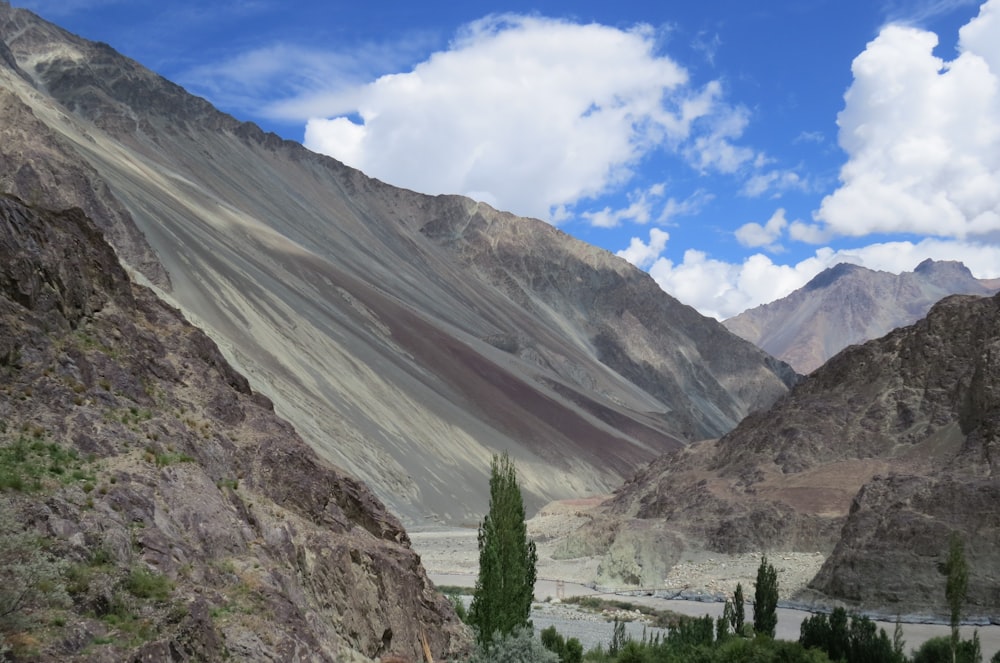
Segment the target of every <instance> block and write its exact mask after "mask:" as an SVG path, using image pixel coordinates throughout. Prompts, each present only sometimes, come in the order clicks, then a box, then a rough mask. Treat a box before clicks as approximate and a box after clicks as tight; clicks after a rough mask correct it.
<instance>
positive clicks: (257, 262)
mask: <svg viewBox="0 0 1000 663" xmlns="http://www.w3.org/2000/svg"><path fill="white" fill-rule="evenodd" d="M0 35H2V46H0V49H2V50H0V94H2V98H0V166H2V170H0V172H2V176H0V177H2V179H0V188H2V189H3V190H5V191H7V192H10V193H13V194H16V195H18V196H19V197H21V198H22V199H23V200H25V201H27V202H29V203H32V204H42V205H44V206H47V207H50V208H54V209H62V208H65V207H68V206H77V207H80V208H81V209H83V210H84V211H85V212H86V213H87V214H88V215H89V216H90V217H91V218H92V219H93V220H94V221H95V222H96V223H97V224H98V226H99V227H100V228H101V229H102V230H103V231H104V232H105V234H106V235H107V237H108V239H109V241H110V242H111V244H112V245H113V246H114V247H115V250H116V252H117V253H118V256H119V258H120V259H121V260H122V262H123V263H124V264H125V265H126V266H127V267H128V269H129V270H130V271H131V273H132V274H133V275H134V276H135V277H136V278H137V279H139V280H141V281H142V282H144V283H148V284H150V285H151V286H153V287H155V288H156V289H157V291H158V292H159V293H160V294H161V296H163V297H164V298H165V299H166V300H167V301H169V302H170V303H172V304H174V305H176V306H177V307H179V308H180V309H181V310H182V311H183V312H184V313H185V315H186V316H187V317H188V318H189V319H190V320H192V321H193V322H195V323H197V324H198V325H199V326H201V327H202V328H203V329H205V330H206V332H207V333H208V334H209V335H210V336H211V337H212V338H213V339H214V340H216V342H217V343H218V344H219V346H220V347H221V348H222V351H223V353H224V355H225V356H226V358H227V360H229V361H230V362H232V363H233V365H234V366H236V367H237V368H238V369H239V370H240V371H242V372H243V373H244V374H246V375H247V377H248V379H249V380H250V383H251V385H253V387H254V388H255V389H257V390H259V391H261V392H262V393H264V394H266V395H267V396H268V397H269V398H270V399H271V400H272V401H273V402H274V405H275V409H276V411H277V412H278V413H279V414H280V415H281V416H283V417H284V418H286V419H287V420H288V421H290V422H292V424H293V425H294V426H295V427H296V430H298V431H299V433H300V434H301V435H302V436H303V438H304V439H305V440H306V441H307V442H308V443H309V444H310V445H311V446H312V447H313V448H315V449H316V450H317V451H318V453H320V454H321V455H322V456H323V457H325V458H327V459H329V460H331V461H332V462H334V463H335V464H336V465H338V466H339V467H342V468H344V469H345V470H347V471H348V472H350V473H351V474H353V475H355V476H358V477H362V478H363V479H364V480H365V481H367V482H368V483H369V484H370V485H371V486H372V488H373V489H374V490H375V492H376V494H378V495H379V497H380V498H382V499H383V500H385V501H386V502H387V503H388V505H389V506H390V507H391V508H392V509H393V510H394V511H395V512H396V513H398V514H399V515H400V516H401V517H403V518H404V520H406V521H407V522H419V521H426V520H438V521H443V522H450V523H473V522H476V521H478V519H479V518H481V516H482V514H483V513H484V511H485V507H486V499H485V495H486V485H487V482H488V468H489V458H490V455H491V453H493V452H495V451H497V450H501V449H503V450H507V451H509V452H510V454H511V455H512V457H514V458H515V459H516V460H517V461H518V464H519V467H520V468H521V472H522V477H523V483H524V488H525V491H526V498H527V502H528V504H529V508H535V507H537V506H539V505H541V504H543V503H544V502H547V501H549V500H551V499H556V498H563V497H571V496H579V495H582V494H592V493H600V492H608V491H609V490H611V489H613V488H614V487H615V486H617V485H618V484H619V483H620V482H621V481H622V480H623V479H624V477H626V476H627V475H629V474H630V473H631V472H632V471H634V470H635V469H636V468H637V467H638V466H640V465H641V464H643V463H645V462H647V461H649V460H651V459H652V458H654V457H655V456H657V455H658V454H660V453H662V452H664V451H666V450H669V449H676V448H679V447H680V446H682V445H683V444H684V443H685V442H687V441H689V440H696V439H702V438H708V437H715V436H718V435H721V434H723V433H725V432H726V431H728V430H730V429H731V428H732V427H733V426H735V425H736V423H737V422H738V421H740V420H741V419H742V418H743V417H744V416H746V415H747V414H748V413H750V412H752V411H754V410H757V409H760V408H762V407H766V406H767V405H769V404H770V403H771V402H773V401H774V399H776V398H778V397H779V396H780V395H782V394H783V393H785V392H786V391H787V389H788V387H789V386H790V385H791V384H793V383H794V381H795V380H796V375H795V373H794V371H792V370H791V369H790V368H789V367H788V366H786V365H785V364H782V363H781V362H778V361H776V360H774V359H773V358H771V357H770V356H769V355H767V354H766V353H764V352H762V351H760V350H759V349H757V348H756V347H754V346H753V345H752V344H750V343H747V342H744V341H742V340H740V339H738V338H736V337H735V336H733V335H732V334H731V333H729V332H728V331H727V330H726V329H725V328H724V327H722V325H720V324H718V323H717V322H715V321H714V320H711V319H708V318H706V317H704V316H702V315H700V314H698V313H697V312H696V311H694V310H693V309H691V308H690V307H688V306H685V305H683V304H681V303H680V302H678V301H676V300H675V299H673V298H672V297H670V296H668V295H667V294H665V293H664V292H662V291H661V290H660V289H659V288H658V287H657V285H656V284H655V283H654V282H653V280H652V279H651V278H650V277H649V276H648V275H647V274H645V273H644V272H641V271H639V270H637V269H635V268H633V267H632V266H631V265H629V264H628V263H627V262H625V261H624V260H622V259H620V258H617V257H615V256H613V255H611V254H610V253H608V252H605V251H603V250H599V249H596V248H594V247H592V246H589V245H587V244H584V243H583V242H580V241H577V240H574V239H573V238H571V237H569V236H568V235H566V234H565V233H563V232H561V231H559V230H558V229H556V228H553V227H552V226H550V225H548V224H545V223H543V222H540V221H537V220H531V219H522V218H517V217H514V216H511V215H510V214H505V213H502V212H498V211H496V210H494V209H492V208H490V207H488V206H486V205H484V204H481V203H476V202H474V201H472V200H469V199H467V198H462V197H457V196H438V197H430V196H425V195H420V194H416V193H413V192H410V191H406V190H402V189H398V188H395V187H392V186H389V185H386V184H384V183H382V182H379V181H377V180H373V179H371V178H368V177H366V176H364V175H363V174H362V173H360V172H358V171H355V170H353V169H350V168H347V167H345V166H344V165H342V164H340V163H339V162H337V161H335V160H333V159H330V158H328V157H323V156H320V155H317V154H314V153H312V152H309V151H308V150H306V149H304V148H303V147H302V146H301V145H299V144H297V143H292V142H289V141H284V140H281V139H280V138H278V137H277V136H275V135H272V134H265V133H263V132H262V131H261V130H260V129H259V128H257V127H256V126H255V125H252V124H247V123H241V122H239V121H237V120H235V119H233V118H232V117H230V116H227V115H224V114H222V113H220V112H219V111H217V110H215V109H214V108H213V107H212V106H210V105H209V104H208V103H207V102H205V101H204V100H202V99H199V98H196V97H193V96H191V95H189V94H187V93H186V92H185V91H184V90H182V89H181V88H179V87H178V86H176V85H174V84H172V83H170V82H168V81H166V80H164V79H163V78H161V77H159V76H157V75H155V74H153V73H152V72H150V71H149V70H147V69H145V68H143V67H142V66H140V65H139V64H137V63H135V62H133V61H130V60H128V59H126V58H124V57H122V56H121V55H119V54H117V53H116V52H114V51H113V50H112V49H111V48H110V47H108V46H107V45H103V44H97V43H91V42H87V41H85V40H82V39H79V38H77V37H75V36H73V35H70V34H68V33H66V32H64V31H63V30H61V29H59V28H58V27H56V26H53V25H51V24H48V23H46V22H44V21H42V20H40V19H39V18H37V17H36V16H34V15H33V14H31V13H29V12H27V11H24V10H18V9H12V8H10V7H9V6H4V7H2V9H0Z"/></svg>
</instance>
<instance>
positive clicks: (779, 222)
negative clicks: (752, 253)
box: [736, 209, 788, 252]
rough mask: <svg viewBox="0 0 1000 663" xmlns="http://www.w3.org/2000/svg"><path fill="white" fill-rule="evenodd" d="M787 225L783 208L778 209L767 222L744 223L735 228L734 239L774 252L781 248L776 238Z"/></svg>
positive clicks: (746, 244)
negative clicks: (762, 223)
mask: <svg viewBox="0 0 1000 663" xmlns="http://www.w3.org/2000/svg"><path fill="white" fill-rule="evenodd" d="M787 227H788V219H786V218H785V210H784V209H778V210H777V211H776V212H775V213H774V214H772V215H771V218H770V219H768V220H767V223H765V224H764V225H761V224H759V223H746V224H744V225H742V226H740V227H739V228H737V229H736V240H737V241H738V242H739V243H740V244H742V245H743V246H748V247H750V248H758V247H763V248H766V249H767V250H768V251H771V252H776V251H780V250H781V245H780V244H779V243H778V239H779V238H780V237H781V234H782V233H783V232H784V231H785V228H787Z"/></svg>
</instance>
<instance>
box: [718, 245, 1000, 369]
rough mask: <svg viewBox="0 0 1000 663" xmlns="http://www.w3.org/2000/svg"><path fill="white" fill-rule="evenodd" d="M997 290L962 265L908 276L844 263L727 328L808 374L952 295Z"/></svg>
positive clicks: (927, 266)
mask: <svg viewBox="0 0 1000 663" xmlns="http://www.w3.org/2000/svg"><path fill="white" fill-rule="evenodd" d="M996 290H997V288H996V287H995V286H993V285H992V284H991V283H989V282H984V281H980V280H978V279H976V278H974V277H973V276H972V273H971V272H970V271H969V270H968V268H967V267H966V266H965V265H963V264H962V263H959V262H941V261H938V262H935V261H933V260H925V261H924V262H922V263H920V264H919V265H917V267H916V269H914V270H913V271H912V272H904V273H902V274H890V273H889V272H881V271H873V270H870V269H866V268H864V267H859V266H857V265H851V264H847V263H841V264H839V265H837V266H835V267H831V268H829V269H827V270H824V271H823V272H822V273H820V274H818V275H817V276H816V277H815V278H814V279H813V280H812V281H810V282H809V283H807V284H806V285H805V286H803V287H802V288H800V289H798V290H796V291H795V292H793V293H792V294H790V295H788V296H787V297H783V298H782V299H779V300H777V301H774V302H771V303H769V304H764V305H762V306H758V307H756V308H752V309H749V310H747V311H744V312H743V313H741V314H739V315H737V316H735V317H732V318H730V319H728V320H726V321H725V322H723V324H724V325H725V326H726V328H727V329H729V330H730V331H731V332H733V333H734V334H737V335H739V336H741V337H743V338H745V339H747V340H748V341H750V342H752V343H755V344H756V345H757V346H759V347H761V348H763V349H764V350H766V351H767V352H769V353H771V354H772V355H774V356H775V357H779V358H781V359H783V360H784V361H787V362H788V363H789V364H791V365H792V366H793V367H794V368H795V370H796V371H798V372H800V373H803V374H804V373H809V372H811V371H813V370H815V369H816V368H818V367H819V366H820V365H822V364H823V362H825V361H826V360H827V359H829V358H830V357H832V356H833V355H835V354H837V353H838V352H840V350H842V349H843V348H846V347H847V346H848V345H853V344H855V343H863V342H864V341H867V340H870V339H873V338H878V337H880V336H883V335H885V334H887V333H889V332H890V331H892V330H893V329H895V328H896V327H902V326H904V325H909V324H913V323H914V322H916V321H917V320H919V319H920V318H922V317H923V316H924V315H926V314H927V311H928V310H930V307H931V306H932V305H933V304H934V303H935V302H937V301H939V300H940V299H942V298H943V297H946V296H947V295H956V294H960V295H989V294H992V293H993V292H996Z"/></svg>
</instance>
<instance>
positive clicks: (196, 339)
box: [0, 196, 469, 661]
mask: <svg viewBox="0 0 1000 663" xmlns="http://www.w3.org/2000/svg"><path fill="white" fill-rule="evenodd" d="M0 376H2V384H3V388H2V389H0V510H2V511H3V512H4V514H5V515H9V516H11V517H13V518H15V520H14V521H13V522H14V523H17V524H18V526H21V525H22V524H23V527H24V528H27V531H28V532H30V533H31V534H32V535H33V536H37V537H38V538H39V540H40V541H41V542H42V544H41V547H40V550H44V551H45V552H44V554H46V555H49V554H51V555H54V556H55V557H57V558H58V559H61V560H63V562H64V563H65V564H67V568H66V572H65V574H64V578H65V581H66V585H67V590H68V593H69V599H70V601H69V603H68V604H67V605H66V606H64V607H63V608H61V609H58V610H56V611H55V612H54V613H52V614H47V613H37V612H36V613H35V614H34V615H33V616H32V618H33V619H34V620H35V621H36V622H39V624H38V626H37V627H36V628H34V629H31V628H29V629H27V630H17V631H15V632H13V633H12V632H8V631H7V629H6V628H5V627H7V626H8V625H9V624H10V623H11V621H10V615H8V614H7V609H8V607H9V606H7V605H4V611H3V612H4V614H3V616H2V617H3V619H2V620H0V642H3V641H5V640H6V641H8V642H11V643H22V644H24V645H25V646H30V643H31V642H34V643H35V645H34V648H36V649H37V650H38V651H39V652H40V658H36V657H31V658H30V660H43V661H95V660H102V661H108V660H116V661H122V660H157V661H163V660H171V661H217V660H225V659H228V658H231V659H232V660H241V661H251V660H282V661H292V660H300V661H306V660H308V661H342V660H359V658H358V657H359V656H362V655H363V656H364V657H366V658H365V659H361V660H367V659H370V658H374V657H378V656H381V655H389V654H398V655H402V656H405V657H407V658H408V659H410V660H416V659H418V658H420V657H421V656H422V653H421V652H422V650H421V637H423V636H426V638H427V639H428V641H429V644H430V646H431V648H432V650H433V651H434V652H435V655H436V656H439V657H444V656H451V655H454V654H456V653H458V652H461V651H462V650H463V649H464V648H467V647H468V644H469V634H468V632H467V630H466V629H465V627H464V626H463V625H462V624H461V623H460V622H459V621H458V619H457V618H456V617H455V615H454V613H453V611H452V609H451V607H450V604H449V603H448V601H447V600H446V599H444V598H443V597H442V596H440V595H439V594H438V593H437V592H436V591H435V589H434V588H433V586H432V585H431V583H430V581H429V580H428V579H427V577H426V575H425V573H424V570H423V568H422V567H421V566H420V558H419V556H418V555H417V554H416V553H414V552H413V550H411V549H410V546H409V538H408V537H407V535H406V532H405V531H403V529H402V526H401V525H400V523H399V521H398V520H397V519H396V518H395V517H394V516H392V515H391V514H389V513H388V512H387V511H386V510H385V507H384V506H383V505H382V504H381V503H380V502H379V501H378V500H377V499H376V498H375V497H374V495H372V493H371V492H370V491H369V490H368V489H367V488H366V487H365V486H364V485H363V484H361V483H359V482H358V481H357V480H355V479H352V478H350V477H346V476H344V475H343V474H342V473H340V472H338V471H337V470H335V469H334V468H333V467H331V466H330V465H329V463H326V462H324V461H322V460H321V459H319V458H318V457H317V456H316V454H315V453H314V452H313V451H312V450H311V449H310V448H309V447H308V446H307V445H306V444H305V443H303V442H302V440H301V439H300V438H299V437H298V436H297V435H296V434H295V432H294V431H293V430H292V428H291V427H290V426H289V425H288V424H287V423H286V422H284V421H282V420H280V419H279V418H278V417H277V416H276V415H275V414H274V411H273V409H272V407H271V404H270V402H269V401H268V400H267V399H266V398H264V397H262V396H261V395H259V394H256V393H254V392H252V391H251V389H250V387H249V385H248V383H247V381H246V379H245V378H244V377H243V376H242V375H240V374H239V373H237V372H235V371H234V370H233V369H232V368H231V367H230V366H229V365H228V364H227V363H226V362H225V360H224V359H223V357H222V355H221V354H220V353H219V350H218V348H217V347H216V346H215V344H214V343H212V341H211V340H210V339H209V338H208V337H207V336H205V334H204V333H202V332H201V331H199V330H198V329H196V328H194V327H192V326H191V325H190V324H188V323H187V322H186V321H184V319H183V317H182V316H181V315H180V313H179V312H178V311H177V310H176V309H172V308H170V307H168V306H166V305H165V304H163V303H162V302H161V301H160V300H159V299H157V297H156V296H155V295H154V294H153V293H152V292H151V291H149V290H148V289H147V288H143V287H141V286H134V285H133V284H132V283H131V282H130V281H129V279H128V277H127V275H126V273H125V271H124V270H123V269H122V268H121V266H120V265H119V264H118V260H117V257H116V256H115V254H114V252H113V250H112V249H111V247H110V246H109V245H108V244H107V243H106V242H105V241H104V239H103V238H102V237H101V233H100V232H99V231H98V230H97V228H96V227H95V226H94V225H93V224H92V222H91V221H90V220H89V219H88V218H87V217H86V216H85V215H84V214H83V213H82V212H81V211H80V210H79V209H73V210H69V211H66V212H61V213H52V212H47V211H43V210H41V209H38V208H32V207H28V206H26V205H24V204H22V203H21V202H20V201H18V200H16V199H13V198H11V197H8V196H0ZM3 522H4V523H7V522H8V519H4V521H3ZM16 534H17V532H8V531H6V530H5V531H3V532H2V535H3V537H4V538H5V539H6V537H8V536H13V535H16ZM37 554H43V553H40V552H39V553H37ZM19 561H20V560H18V559H10V558H6V557H5V558H4V559H2V560H0V562H2V564H0V567H2V568H0V571H2V574H0V577H2V578H3V579H4V581H5V582H7V581H8V579H9V578H10V577H12V575H13V574H16V573H17V570H16V567H17V563H18V562H19ZM136 578H139V579H146V580H144V583H145V584H144V585H143V587H138V586H137V583H136V581H135V579H136ZM157 579H160V580H159V582H158V584H155V585H154V584H153V583H154V582H156V580H157ZM149 587H158V588H159V589H158V590H157V591H156V592H155V593H154V592H152V591H150V590H149ZM46 591H47V592H49V593H53V592H54V588H53V587H51V586H50V587H48V588H47V589H46ZM42 617H44V619H42ZM22 628H23V627H22ZM18 660H21V659H18ZM25 660H27V659H25Z"/></svg>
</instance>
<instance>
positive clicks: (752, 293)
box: [626, 237, 1000, 320]
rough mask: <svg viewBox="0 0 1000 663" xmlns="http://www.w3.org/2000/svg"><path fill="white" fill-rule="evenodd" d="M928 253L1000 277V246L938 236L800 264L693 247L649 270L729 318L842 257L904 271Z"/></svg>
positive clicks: (820, 253) (677, 292)
mask: <svg viewBox="0 0 1000 663" xmlns="http://www.w3.org/2000/svg"><path fill="white" fill-rule="evenodd" d="M650 239H651V241H650V245H652V244H653V242H652V237H651V238H650ZM635 242H636V240H633V245H632V246H630V247H629V249H632V248H633V246H635ZM640 244H641V245H642V246H637V247H636V249H635V251H634V252H633V254H634V255H640V256H641V255H642V248H643V246H645V245H644V244H643V243H641V242H640ZM629 249H626V251H627V250H629ZM927 258H932V259H934V260H961V261H962V262H964V263H965V265H966V266H967V267H968V268H969V269H970V270H971V271H972V273H973V274H975V275H976V276H977V277H979V278H997V277H1000V246H995V245H989V244H980V243H975V242H969V241H960V240H942V239H934V238H928V239H924V240H922V241H920V242H917V243H913V242H884V243H879V244H871V245H869V246H864V247H861V248H855V249H839V250H835V249H833V248H830V247H824V248H821V249H818V250H817V251H816V252H815V253H814V254H813V255H812V256H810V257H808V258H806V259H804V260H801V261H799V262H798V263H795V264H794V265H781V264H776V263H775V262H773V261H772V260H771V259H770V258H769V257H767V256H765V255H763V254H760V253H757V254H754V255H752V256H750V257H748V258H746V259H745V260H743V261H742V262H725V261H722V260H716V259H713V258H711V257H709V256H708V255H707V254H705V253H704V252H701V251H695V250H688V251H686V252H685V253H684V259H683V261H682V262H680V263H675V262H673V261H671V260H669V259H667V258H663V257H661V258H658V259H657V260H655V261H654V262H653V263H652V265H651V266H650V268H649V273H650V274H651V275H652V277H653V278H654V279H655V280H656V282H657V283H658V284H659V285H660V287H661V288H663V289H664V290H665V291H666V292H668V293H670V294H671V295H673V296H674V297H676V298H677V299H679V300H680V301H682V302H684V303H685V304H689V305H691V306H693V307H694V308H696V309H698V311H700V312H701V313H702V314H704V315H707V316H710V317H714V318H716V319H719V320H725V319H726V318H730V317H732V316H734V315H737V314H738V313H741V312H742V311H744V310H746V309H748V308H752V307H754V306H759V305H761V304H766V303H767V302H770V301H773V300H775V299H779V298H781V297H784V296H786V295H788V294H790V293H791V292H792V291H794V290H796V289H798V288H801V287H802V286H804V285H805V284H806V283H807V282H808V281H809V280H810V279H811V278H813V277H814V276H816V275H817V274H819V273H820V272H821V271H823V270H824V269H826V268H828V267H833V266H834V265H836V264H838V263H841V262H848V263H853V264H856V265H861V266H863V267H867V268H869V269H874V270H884V271H887V272H894V273H897V274H898V273H900V272H904V271H912V270H913V268H914V267H916V266H917V265H918V264H920V262H922V261H923V260H926V259H927Z"/></svg>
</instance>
